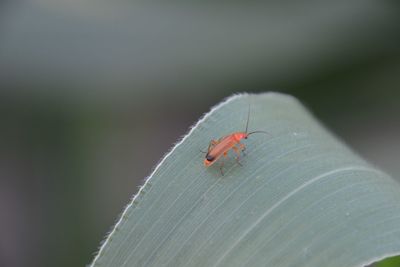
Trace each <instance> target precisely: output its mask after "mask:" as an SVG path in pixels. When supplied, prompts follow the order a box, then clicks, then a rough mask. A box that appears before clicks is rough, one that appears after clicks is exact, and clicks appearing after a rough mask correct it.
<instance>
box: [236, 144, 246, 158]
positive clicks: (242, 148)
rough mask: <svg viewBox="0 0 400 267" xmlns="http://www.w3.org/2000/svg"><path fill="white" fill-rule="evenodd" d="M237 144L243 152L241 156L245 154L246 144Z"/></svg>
mask: <svg viewBox="0 0 400 267" xmlns="http://www.w3.org/2000/svg"><path fill="white" fill-rule="evenodd" d="M238 145H239V148H240V150H241V151H242V152H243V156H246V152H245V150H246V146H245V145H244V144H242V143H239V144H238Z"/></svg>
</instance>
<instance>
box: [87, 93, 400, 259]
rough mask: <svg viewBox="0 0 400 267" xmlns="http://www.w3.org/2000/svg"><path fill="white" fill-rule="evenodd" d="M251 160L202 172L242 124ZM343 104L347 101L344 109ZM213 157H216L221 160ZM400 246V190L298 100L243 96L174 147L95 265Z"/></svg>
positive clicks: (323, 255)
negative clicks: (218, 145) (216, 143)
mask: <svg viewBox="0 0 400 267" xmlns="http://www.w3.org/2000/svg"><path fill="white" fill-rule="evenodd" d="M249 105H251V110H250V122H249V130H250V131H254V130H263V131H268V133H270V136H267V135H263V134H259V135H256V134H254V135H251V136H250V137H249V138H248V140H245V144H246V146H247V150H246V151H247V155H246V156H244V157H242V158H241V164H242V166H239V165H238V164H236V161H235V159H234V155H231V156H230V159H228V160H226V163H225V166H224V169H225V175H224V176H222V175H221V173H220V171H219V168H218V166H211V167H209V168H205V167H204V166H203V164H202V161H203V158H204V154H202V153H201V152H199V150H200V149H206V148H207V146H208V143H209V141H210V140H211V139H216V138H219V137H221V136H224V135H226V134H229V133H232V132H237V131H243V130H244V128H245V124H246V119H247V111H248V107H249ZM338 108H340V107H338ZM216 164H217V163H216ZM399 253H400V185H399V184H398V183H397V182H395V181H394V180H393V179H392V178H390V177H388V176H387V175H386V174H384V173H383V172H381V171H380V170H378V169H376V168H374V167H372V166H371V165H370V164H368V163H367V162H365V161H364V160H362V159H361V158H360V157H359V156H357V155H356V154H355V153H354V152H352V151H351V150H350V149H348V148H347V147H346V146H345V145H344V144H342V143H341V142H339V141H338V140H337V139H336V138H335V137H333V136H332V135H331V134H330V133H329V132H328V131H326V130H325V129H324V128H323V127H322V126H321V125H320V124H318V123H317V122H316V121H315V119H314V118H313V117H312V116H311V115H310V114H309V113H308V112H307V110H305V109H304V107H303V106H302V105H301V104H300V103H299V102H297V101H296V100H295V99H293V98H292V97H289V96H285V95H281V94H276V93H265V94H260V95H247V94H242V95H236V96H233V97H230V98H228V99H227V100H226V101H225V102H223V103H221V104H219V105H218V106H216V107H215V108H213V109H212V110H211V112H210V113H208V114H206V115H205V116H204V118H203V119H201V120H200V121H199V122H198V123H197V124H196V125H195V126H194V127H193V128H192V129H191V131H190V132H189V134H188V135H187V136H185V137H184V138H183V139H182V141H181V142H179V143H178V144H177V145H176V146H175V147H174V148H173V149H172V150H171V152H169V153H168V154H167V155H166V156H165V157H164V159H163V160H162V161H161V162H160V164H159V165H158V166H157V167H156V168H155V170H154V171H153V173H152V174H151V175H150V177H149V178H148V179H147V181H146V183H145V184H144V186H143V187H141V188H140V191H139V193H138V194H137V195H136V196H135V197H134V198H133V200H132V202H131V203H130V204H129V205H128V207H127V208H126V209H125V211H124V213H123V215H122V217H121V219H120V220H119V222H118V223H117V224H116V226H115V228H114V229H113V231H112V232H111V234H110V235H109V236H108V238H107V239H106V241H105V242H104V244H103V245H102V247H101V249H100V251H99V253H98V255H97V256H96V258H95V259H94V261H93V263H92V266H340V267H343V266H364V265H367V264H370V263H372V262H375V261H377V260H380V259H383V258H386V257H389V256H392V255H398V254H399Z"/></svg>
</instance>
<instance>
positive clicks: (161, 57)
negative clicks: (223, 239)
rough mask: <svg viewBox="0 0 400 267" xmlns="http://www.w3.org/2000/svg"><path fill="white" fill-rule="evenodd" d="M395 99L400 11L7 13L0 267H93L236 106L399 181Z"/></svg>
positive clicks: (186, 7) (129, 8)
mask: <svg viewBox="0 0 400 267" xmlns="http://www.w3.org/2000/svg"><path fill="white" fill-rule="evenodd" d="M399 85H400V3H399V2H398V1H388V0H380V1H370V0H365V1H359V0H346V1H342V0H339V1H307V0H298V1H272V0H270V1H256V0H254V1H202V2H200V1H170V2H168V3H167V2H165V1H164V2H163V1H120V0H117V1H112V2H110V1H104V0H96V1H95V0H84V1H82V0H79V1H78V0H59V1H51V0H35V1H24V0H5V1H4V0H3V1H2V2H0V119H1V128H0V216H1V219H0V237H1V238H0V266H10V267H16V266H60V267H63V266H85V264H88V263H90V261H91V260H92V258H93V254H94V253H95V252H96V250H97V248H98V247H99V244H100V242H101V241H102V240H103V238H104V236H105V234H106V233H107V231H109V230H110V228H111V226H112V225H113V223H114V222H115V221H116V219H117V218H118V215H119V214H120V213H121V212H122V210H123V207H124V206H125V205H126V204H127V203H128V202H129V200H130V198H131V197H132V195H133V194H134V193H135V192H137V188H138V185H140V184H141V183H142V182H143V181H144V179H145V177H146V176H147V175H149V174H150V172H151V170H152V168H153V167H154V166H155V164H156V163H157V162H158V161H159V160H160V159H161V157H162V156H163V155H164V154H165V153H166V152H167V151H168V149H169V148H170V147H171V146H172V144H173V143H174V142H176V141H177V140H178V139H179V138H180V137H181V136H182V135H183V134H184V133H185V132H187V131H188V128H189V127H190V126H191V125H192V124H193V123H194V122H196V120H198V118H199V117H200V116H201V115H202V114H203V113H205V112H207V111H208V110H209V108H210V107H211V106H212V105H214V104H216V103H218V102H219V101H221V99H223V98H225V97H227V96H229V95H231V94H233V93H235V92H244V91H247V92H262V91H280V92H286V93H289V94H292V95H294V96H296V97H298V98H299V99H300V100H301V101H302V102H303V103H304V104H305V105H306V106H308V107H309V108H310V109H311V110H312V111H313V112H314V114H315V115H316V116H317V117H318V118H319V119H320V120H321V121H322V122H323V123H324V124H325V125H326V126H327V127H328V128H330V129H331V130H332V131H333V132H334V133H336V134H337V135H338V136H339V137H340V138H342V139H343V140H345V142H347V143H348V144H349V145H350V146H351V147H353V148H354V149H355V150H356V151H357V152H359V153H360V154H361V155H362V156H363V157H364V158H367V159H368V160H370V161H371V162H372V163H373V164H375V165H376V166H378V167H380V168H382V169H383V170H385V171H386V172H388V173H390V174H392V175H393V176H394V177H395V178H398V179H399V181H400V164H399V163H400V160H399V159H400V138H399V136H400V120H399V117H400V116H399V114H400V105H399V104H400V98H399V97H400V86H399ZM232 123H235V124H236V123H237V125H238V129H241V127H242V126H243V122H242V121H238V122H232ZM223 134H225V133H221V135H223ZM211 138H215V136H210V139H211ZM205 146H206V144H205ZM193 149H199V148H193ZM199 164H201V161H199Z"/></svg>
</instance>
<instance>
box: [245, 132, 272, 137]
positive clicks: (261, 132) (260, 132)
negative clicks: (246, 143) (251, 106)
mask: <svg viewBox="0 0 400 267" xmlns="http://www.w3.org/2000/svg"><path fill="white" fill-rule="evenodd" d="M255 133H264V134H267V135H269V136H271V134H270V133H268V132H266V131H254V132H250V133H248V134H247V136H249V135H251V134H255Z"/></svg>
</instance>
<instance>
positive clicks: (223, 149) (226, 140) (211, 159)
mask: <svg viewBox="0 0 400 267" xmlns="http://www.w3.org/2000/svg"><path fill="white" fill-rule="evenodd" d="M249 118H250V106H249V112H248V114H247V122H246V129H245V131H244V132H234V133H232V134H229V135H226V136H223V137H221V138H220V139H218V140H211V141H210V144H209V145H208V149H207V152H204V153H206V156H205V159H204V166H206V167H209V166H211V165H213V164H214V163H215V162H216V161H218V159H219V158H221V157H222V156H224V157H227V155H228V152H229V150H231V149H232V150H233V151H234V152H235V153H236V155H237V156H236V162H237V163H238V164H239V165H240V166H242V165H241V164H240V162H239V159H240V152H242V151H243V153H244V150H245V149H246V147H245V145H244V144H242V143H240V141H241V140H242V139H247V138H248V137H249V135H252V134H255V133H264V134H267V135H269V133H267V132H265V131H253V132H250V133H248V132H247V130H248V126H249ZM202 152H203V151H202ZM223 166H224V162H222V163H221V165H220V168H219V169H220V171H221V174H222V175H224V172H223V170H222V168H223Z"/></svg>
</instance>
